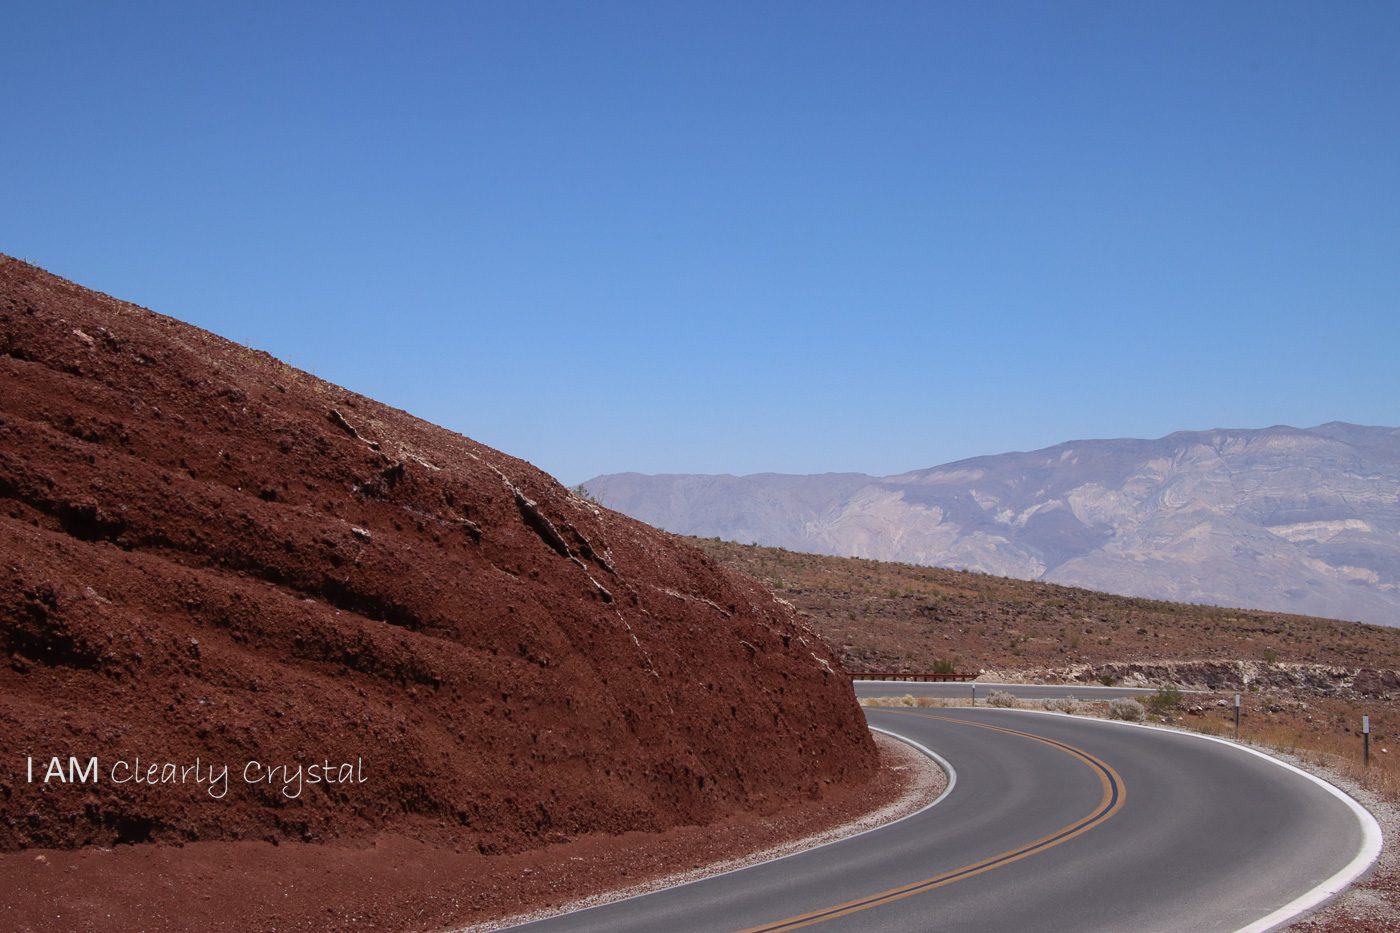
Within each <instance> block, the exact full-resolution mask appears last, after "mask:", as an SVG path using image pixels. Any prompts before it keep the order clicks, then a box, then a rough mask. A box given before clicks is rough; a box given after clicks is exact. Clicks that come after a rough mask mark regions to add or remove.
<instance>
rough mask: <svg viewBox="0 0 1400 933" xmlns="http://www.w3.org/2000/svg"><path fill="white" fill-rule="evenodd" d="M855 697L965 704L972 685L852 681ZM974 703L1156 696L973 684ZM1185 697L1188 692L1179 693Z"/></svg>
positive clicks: (1140, 691)
mask: <svg viewBox="0 0 1400 933" xmlns="http://www.w3.org/2000/svg"><path fill="white" fill-rule="evenodd" d="M853 683H854V685H855V688H856V696H859V697H889V696H904V695H905V694H910V695H913V696H916V697H941V698H943V699H948V700H966V699H968V698H969V697H971V696H972V688H973V686H974V685H973V684H972V683H971V682H967V683H925V682H923V681H917V680H857V681H853ZM975 686H976V687H977V699H978V700H979V701H981V700H985V699H986V698H987V697H989V696H991V693H992V691H993V690H1005V691H1006V692H1007V693H1010V694H1011V695H1012V696H1014V697H1017V698H1018V699H1022V700H1051V699H1061V698H1063V697H1069V696H1072V697H1078V698H1079V699H1081V700H1113V699H1117V698H1118V697H1144V696H1151V695H1152V694H1154V693H1156V692H1157V690H1156V688H1153V687H1100V686H1097V685H1096V686H1092V687H1091V686H1088V685H1086V684H1069V685H1062V684H1052V685H1041V684H976V685H975ZM1182 692H1183V693H1188V692H1190V691H1185V690H1183V691H1182Z"/></svg>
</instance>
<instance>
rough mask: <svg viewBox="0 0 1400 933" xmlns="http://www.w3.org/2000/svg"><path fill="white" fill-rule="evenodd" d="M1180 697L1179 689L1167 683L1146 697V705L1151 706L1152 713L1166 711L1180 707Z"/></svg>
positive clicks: (1181, 696)
mask: <svg viewBox="0 0 1400 933" xmlns="http://www.w3.org/2000/svg"><path fill="white" fill-rule="evenodd" d="M1182 699H1183V695H1182V692H1181V690H1180V689H1179V688H1178V687H1176V686H1175V685H1172V684H1168V685H1167V686H1165V687H1158V688H1157V692H1156V693H1154V694H1152V696H1150V697H1148V698H1147V705H1148V706H1150V707H1152V712H1154V713H1166V712H1169V711H1171V710H1174V709H1180V708H1181V703H1182Z"/></svg>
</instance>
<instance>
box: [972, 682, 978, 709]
mask: <svg viewBox="0 0 1400 933" xmlns="http://www.w3.org/2000/svg"><path fill="white" fill-rule="evenodd" d="M972 705H973V706H976V705H977V685H976V684H973V685H972Z"/></svg>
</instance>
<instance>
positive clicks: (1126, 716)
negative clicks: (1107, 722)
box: [1108, 697, 1147, 722]
mask: <svg viewBox="0 0 1400 933" xmlns="http://www.w3.org/2000/svg"><path fill="white" fill-rule="evenodd" d="M1108 717H1109V718H1110V719H1121V720H1123V721H1124V722H1142V721H1143V720H1144V719H1146V718H1147V710H1146V709H1144V708H1143V706H1142V704H1141V703H1139V702H1138V701H1137V700H1130V699H1128V698H1126V697H1123V698H1121V699H1117V700H1111V701H1109V704H1108Z"/></svg>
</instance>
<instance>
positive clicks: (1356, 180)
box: [0, 2, 1400, 483]
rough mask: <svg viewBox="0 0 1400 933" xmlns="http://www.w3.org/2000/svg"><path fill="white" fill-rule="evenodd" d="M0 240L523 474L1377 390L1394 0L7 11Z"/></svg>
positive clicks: (884, 447) (1395, 345)
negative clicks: (404, 414) (448, 433)
mask: <svg viewBox="0 0 1400 933" xmlns="http://www.w3.org/2000/svg"><path fill="white" fill-rule="evenodd" d="M4 32H5V41H4V46H5V54H4V55H3V56H0V86H3V87H4V88H5V89H6V90H7V91H8V93H7V94H6V106H5V113H4V117H3V119H0V179H3V180H0V194H3V199H2V200H0V250H2V251H4V252H7V253H10V254H12V255H16V256H19V257H22V258H25V259H28V260H30V261H32V262H35V263H37V264H39V265H41V266H44V267H46V268H48V269H50V270H52V271H54V272H56V273H59V274H61V275H64V276H67V277H69V278H73V279H75V280H77V281H79V282H82V283H83V284H86V285H89V286H91V287H94V288H98V289H100V290H103V291H107V292H110V293H112V294H115V295H117V296H119V297H122V298H127V299H130V300H133V301H136V302H138V303H141V304H144V305H146V306H148V307H151V308H154V309H156V310H158V311H162V312H164V313H167V314H171V315H173V316H175V317H178V318H180V319H182V320H186V321H189V322H191V323H194V324H198V325H200V326H202V327H207V328H209V329H211V330H214V331H216V332H218V333H220V334H223V335H225V336H227V337H230V338H232V339H235V340H238V341H240V342H243V343H246V344H250V345H252V346H254V347H258V348H261V349H265V350H268V351H269V352H271V353H273V354H275V355H277V356H279V357H282V358H283V359H286V360H287V361H289V362H291V363H293V364H294V365H297V366H300V367H303V368H305V369H309V370H311V371H312V372H314V373H316V374H317V375H319V376H322V377H324V378H327V379H330V380H332V381H335V382H338V383H341V384H343V385H346V386H348V387H350V388H353V389H356V390H358V391H360V392H363V393H365V394H367V395H371V396H374V397H376V398H379V399H381V400H383V401H385V402H388V403H390V404H393V405H396V406H398V407H401V408H405V409H407V410H409V411H411V412H413V413H415V414H418V415H421V416H422V417H425V418H428V419H430V420H433V421H436V422H438V423H441V424H444V425H446V426H448V427H451V428H453V429H455V430H459V431H461V432H463V433H465V434H468V435H470V436H472V437H474V438H477V439H478V440H481V441H483V442H485V443H488V444H491V445H492V446H495V447H498V448H500V449H502V450H505V451H507V452H509V453H512V454H514V455H517V456H521V457H524V458H526V459H529V460H531V461H533V462H535V463H536V464H538V465H540V466H542V467H543V468H545V469H547V470H549V471H550V472H552V473H554V474H555V475H556V476H558V477H559V478H560V479H562V480H564V481H566V482H570V483H573V482H577V481H579V480H582V479H585V478H587V477H590V476H592V475H594V474H597V473H603V472H617V471H623V470H638V471H642V472H735V473H747V472H757V471H768V470H772V471H782V472H803V473H805V472H824V471H839V470H858V471H863V472H871V473H889V472H898V471H903V470H908V469H915V468H920V467H927V466H932V465H935V464H937V463H940V462H944V461H948V460H953V459H957V458H961V457H965V456H973V455H978V454H986V453H997V452H1001V451H1005V450H1013V449H1030V448H1035V447H1040V446H1045V445H1048V444H1053V443H1057V442H1060V441H1065V440H1070V439H1078V438H1084V437H1117V436H1157V435H1160V434H1165V433H1169V432H1170V431H1173V430H1177V429H1184V428H1208V427H1217V426H1240V427H1262V426H1266V425H1270V424H1277V423H1288V424H1295V425H1311V424H1317V423H1320V422H1324V421H1329V420H1333V419H1339V420H1347V421H1356V422H1361V423H1372V424H1391V425H1395V424H1400V412H1398V411H1397V404H1398V403H1400V365H1398V364H1397V356H1400V352H1397V351H1400V56H1397V55H1396V51H1395V50H1396V49H1397V48H1400V6H1397V5H1396V4H1392V3H1376V4H1347V3H1341V4H1321V3H1311V4H1292V3H1277V2H1270V3H1219V4H1205V3H1184V4H1145V3H1136V2H1129V3H1124V2H1111V3H1061V2H1057V3H1040V2H1035V3H966V4H953V3H908V4H905V3H881V4H870V3H849V4H839V3H792V4H786V3H776V2H765V3H752V2H744V3H699V2H695V3H685V4H679V3H658V2H646V3H636V4H616V3H589V4H582V3H578V4H574V3H557V2H550V3H538V2H534V3H532V2H522V3H504V2H502V3H495V4H468V3H441V4H429V3H404V4H358V3H336V4H329V3H326V4H320V5H316V4H261V5H260V4H213V3H172V4H164V5H154V4H103V3H96V2H94V3H88V4H66V3H61V2H52V3H43V4H23V5H19V4H16V5H12V6H11V8H10V9H8V10H7V11H6V14H5V27H4Z"/></svg>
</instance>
